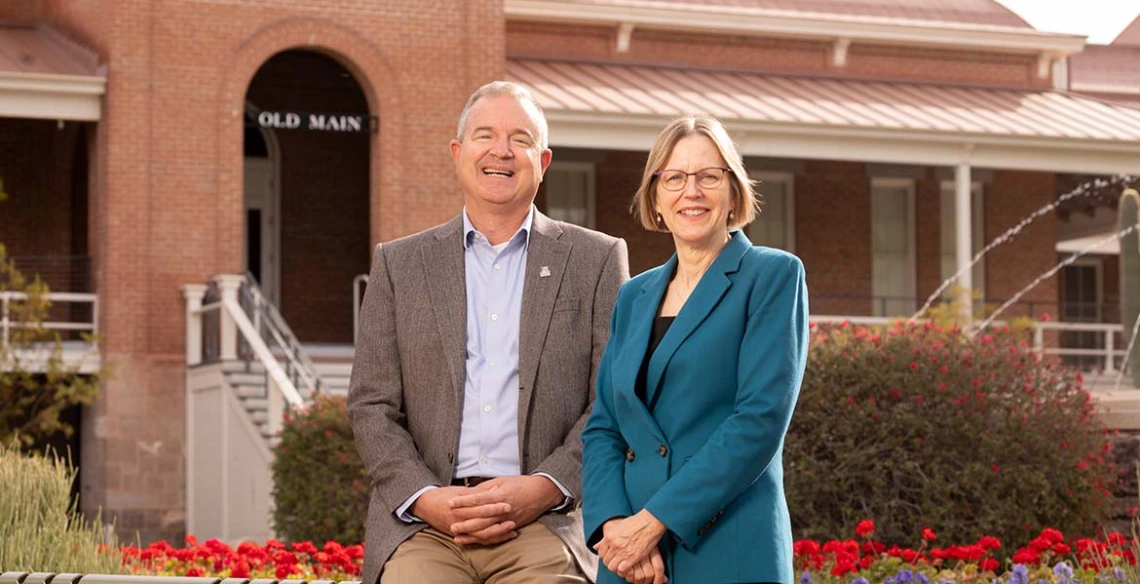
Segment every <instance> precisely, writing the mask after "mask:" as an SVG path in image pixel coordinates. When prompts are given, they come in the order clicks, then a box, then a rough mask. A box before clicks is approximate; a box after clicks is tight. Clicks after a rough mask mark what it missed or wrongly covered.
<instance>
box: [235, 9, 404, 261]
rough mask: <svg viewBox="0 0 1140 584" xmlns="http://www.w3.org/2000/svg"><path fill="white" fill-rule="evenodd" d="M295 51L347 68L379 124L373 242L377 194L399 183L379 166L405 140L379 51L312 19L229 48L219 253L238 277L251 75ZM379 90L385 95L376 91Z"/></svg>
mask: <svg viewBox="0 0 1140 584" xmlns="http://www.w3.org/2000/svg"><path fill="white" fill-rule="evenodd" d="M290 49H298V50H305V51H312V52H316V53H320V54H323V55H325V56H327V57H329V58H331V59H333V60H335V61H337V62H338V63H340V64H341V65H342V66H344V68H345V69H347V70H348V71H349V72H350V73H351V74H352V75H353V76H354V77H355V79H356V82H357V84H358V85H359V86H360V89H361V91H363V92H364V96H365V99H367V101H368V109H369V112H370V113H371V114H373V115H376V116H378V117H380V120H381V125H380V127H381V129H380V131H379V132H378V133H377V134H373V135H372V138H371V143H370V159H371V161H370V173H369V177H370V178H369V208H370V212H369V214H370V217H369V223H370V229H371V231H372V233H373V239H374V240H375V239H376V234H377V233H379V229H380V221H379V215H380V214H379V213H378V212H377V210H379V209H380V207H381V205H380V193H382V192H385V191H390V190H393V189H392V188H391V187H392V186H393V184H392V183H393V182H394V181H395V180H397V179H396V178H395V177H394V176H393V175H392V173H389V172H385V169H384V168H383V167H382V166H381V164H380V160H382V159H383V155H384V152H386V151H388V150H389V149H391V148H393V145H394V144H398V143H399V142H400V140H401V139H402V136H403V134H404V124H403V122H402V120H403V118H404V116H403V115H402V114H401V112H402V110H403V107H402V105H401V104H402V100H401V98H400V91H399V86H398V85H397V83H396V75H395V74H394V72H393V70H392V67H391V65H390V64H389V62H388V60H387V58H386V57H385V55H384V54H383V53H382V51H381V50H380V49H379V48H378V47H377V46H375V45H374V44H373V43H372V42H370V41H369V40H368V39H367V38H366V37H365V36H364V35H362V34H360V33H359V32H357V31H355V30H353V29H351V28H348V27H345V26H343V25H340V24H338V23H335V22H331V21H327V20H322V19H316V18H290V19H285V20H280V21H276V22H273V23H270V24H267V25H266V26H264V27H262V28H260V29H258V30H257V31H255V32H254V33H253V34H251V35H250V36H249V37H247V38H246V39H245V40H243V41H242V42H241V43H239V44H238V45H237V46H236V47H235V49H234V55H233V60H232V61H231V62H232V65H231V66H230V68H229V70H228V71H227V72H226V73H225V78H224V80H223V82H222V87H221V94H220V96H219V100H218V102H219V106H220V110H219V112H218V199H217V204H218V209H217V213H218V247H217V250H218V254H219V257H218V258H217V265H218V266H219V267H220V268H221V270H222V271H225V272H230V273H236V272H237V271H238V270H239V269H240V267H241V249H242V229H243V227H242V220H241V217H242V213H241V209H242V124H243V121H244V120H243V117H244V115H245V97H246V91H247V89H248V88H249V84H250V83H251V82H252V80H253V77H254V75H255V74H256V73H257V71H258V70H259V69H260V68H261V66H262V65H263V64H265V62H266V61H268V60H269V59H270V58H271V57H273V56H274V55H276V54H277V53H280V52H282V51H286V50H290ZM377 87H383V88H384V91H383V92H380V91H377V89H376V88H377Z"/></svg>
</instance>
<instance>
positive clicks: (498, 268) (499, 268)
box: [494, 264, 503, 271]
mask: <svg viewBox="0 0 1140 584" xmlns="http://www.w3.org/2000/svg"><path fill="white" fill-rule="evenodd" d="M494 267H495V271H498V270H501V269H502V268H503V266H500V265H499V264H495V266H494Z"/></svg>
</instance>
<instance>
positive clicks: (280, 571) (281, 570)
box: [274, 564, 295, 580]
mask: <svg viewBox="0 0 1140 584" xmlns="http://www.w3.org/2000/svg"><path fill="white" fill-rule="evenodd" d="M294 567H295V566H293V565H291V564H279V565H278V566H277V570H276V571H275V572H274V574H275V575H276V576H277V579H278V580H285V579H287V578H289V576H291V575H292V574H293V568H294Z"/></svg>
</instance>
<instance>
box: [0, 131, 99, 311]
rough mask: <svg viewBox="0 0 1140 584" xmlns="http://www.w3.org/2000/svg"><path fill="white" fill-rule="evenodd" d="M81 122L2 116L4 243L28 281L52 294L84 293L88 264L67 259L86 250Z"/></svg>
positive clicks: (0, 217) (0, 229)
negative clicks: (42, 285) (41, 283)
mask: <svg viewBox="0 0 1140 584" xmlns="http://www.w3.org/2000/svg"><path fill="white" fill-rule="evenodd" d="M82 138H83V132H82V129H81V124H79V123H75V122H69V123H66V124H64V126H63V127H62V128H61V127H59V126H58V125H57V124H56V122H55V121H45V120H25V119H14V118H0V179H3V181H4V190H5V191H6V192H7V193H8V194H9V196H10V199H9V200H8V201H7V202H4V203H0V243H3V244H4V245H5V247H6V248H7V252H8V255H9V256H15V257H16V258H17V268H19V269H20V270H21V271H23V272H25V275H26V276H28V277H31V276H33V275H34V274H39V275H41V276H42V278H43V280H44V281H45V282H46V283H47V284H48V286H49V287H50V288H51V289H52V290H53V291H60V292H64V291H78V292H82V291H85V290H83V288H84V287H85V285H86V264H85V262H83V261H81V260H79V261H72V260H71V259H70V258H69V257H68V256H72V255H80V256H82V255H84V254H85V251H86V244H87V242H86V231H85V229H84V227H85V226H84V224H83V221H84V220H85V218H86V208H85V207H86V176H85V174H84V172H85V170H86V168H85V166H83V165H82V164H81V165H80V166H78V167H77V166H76V159H77V158H78V157H79V156H78V155H80V154H81V153H80V152H79V149H81V148H86V143H85V141H84V140H83V139H82Z"/></svg>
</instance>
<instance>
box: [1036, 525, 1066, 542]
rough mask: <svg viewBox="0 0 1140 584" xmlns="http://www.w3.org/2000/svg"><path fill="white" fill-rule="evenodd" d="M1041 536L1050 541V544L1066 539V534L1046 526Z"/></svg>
mask: <svg viewBox="0 0 1140 584" xmlns="http://www.w3.org/2000/svg"><path fill="white" fill-rule="evenodd" d="M1040 537H1041V539H1044V540H1045V541H1048V542H1049V543H1050V544H1054V543H1058V542H1062V541H1065V536H1064V534H1062V533H1061V532H1060V531H1057V530H1056V529H1053V528H1052V527H1046V528H1045V529H1042V530H1041V536H1040Z"/></svg>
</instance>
